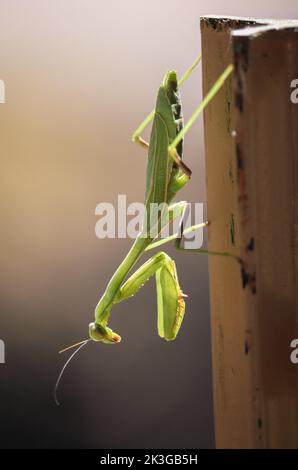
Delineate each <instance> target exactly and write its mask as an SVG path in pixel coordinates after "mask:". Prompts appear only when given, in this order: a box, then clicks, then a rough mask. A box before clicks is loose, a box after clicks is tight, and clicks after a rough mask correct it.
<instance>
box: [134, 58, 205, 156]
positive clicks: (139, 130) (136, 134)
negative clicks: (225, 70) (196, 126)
mask: <svg viewBox="0 0 298 470" xmlns="http://www.w3.org/2000/svg"><path fill="white" fill-rule="evenodd" d="M201 58H202V56H201V54H200V55H199V56H198V57H197V58H196V60H195V61H194V63H193V64H192V65H191V66H190V67H189V69H187V71H186V72H185V74H184V75H183V76H182V77H181V78H180V80H179V81H178V85H179V86H180V85H182V83H184V82H185V80H186V79H187V78H188V77H189V76H190V75H191V73H192V72H193V70H194V69H195V68H196V66H197V65H198V64H199V62H200V61H201ZM153 117H154V110H153V111H151V113H150V114H148V116H147V117H146V118H145V119H144V120H143V121H142V122H141V124H140V125H139V126H138V128H137V129H136V130H135V132H134V133H133V135H132V141H133V142H136V143H137V144H139V145H141V146H142V147H144V148H148V146H149V144H148V142H146V141H145V140H144V139H143V138H142V137H141V133H142V132H143V130H144V129H145V127H146V126H147V125H148V124H149V122H150V121H152V119H153Z"/></svg>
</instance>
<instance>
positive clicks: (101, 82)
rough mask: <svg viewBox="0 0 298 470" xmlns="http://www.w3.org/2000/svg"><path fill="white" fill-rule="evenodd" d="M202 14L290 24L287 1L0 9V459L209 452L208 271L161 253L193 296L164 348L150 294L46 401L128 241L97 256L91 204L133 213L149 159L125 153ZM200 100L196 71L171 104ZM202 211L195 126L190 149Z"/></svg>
mask: <svg viewBox="0 0 298 470" xmlns="http://www.w3.org/2000/svg"><path fill="white" fill-rule="evenodd" d="M207 13H218V14H230V15H242V16H259V17H281V18H286V17H295V16H296V17H297V16H298V6H297V2H296V1H293V0H284V1H283V2H280V4H277V3H275V4H274V2H272V1H271V0H270V1H269V0H267V1H264V0H263V1H262V2H260V1H258V0H252V1H250V2H245V3H244V2H243V3H242V4H241V5H240V2H239V1H238V0H233V1H231V0H230V1H229V0H225V1H219V0H218V1H212V0H208V1H206V0H202V1H201V2H200V1H195V0H185V1H184V2H181V1H179V0H162V1H160V0H151V1H150V2H148V1H145V0H126V1H120V0H119V1H115V0H108V1H99V0H97V1H95V0H87V1H83V0H59V1H58V0H55V1H53V0H51V1H50V0H48V1H46V0H24V1H19V0H1V1H0V78H1V79H3V80H4V81H5V84H6V101H7V102H6V104H5V105H3V104H1V105H0V122H1V126H0V148H1V176H0V177H1V185H0V190H1V267H2V269H1V284H0V288H1V319H0V338H2V339H3V340H4V341H5V343H6V360H7V362H6V364H5V365H2V364H0V447H2V448H7V447H13V448H14V447H35V448H37V447H67V448H72V447H81V448H84V447H89V448H90V447H97V448H104V447H109V448H116V447H120V448H133V447H147V448H152V447H153V448H154V447H157V448H161V447H168V448H169V447H172V448H179V447H181V448H191V447H203V448H209V447H213V446H214V436H213V422H212V420H213V416H212V386H211V385H212V384H211V361H210V335H209V303H208V272H207V260H206V259H205V258H204V257H200V256H196V255H191V254H180V253H178V254H177V253H175V252H174V251H173V250H169V251H170V252H171V253H172V254H173V256H174V257H175V260H176V261H177V266H178V270H179V277H180V281H181V284H182V286H183V288H184V290H185V292H187V293H188V295H189V298H188V299H187V311H186V316H185V320H184V324H183V328H182V330H181V332H180V334H179V336H178V338H177V340H176V341H175V342H173V343H167V342H165V341H162V340H161V339H160V338H159V337H158V336H157V331H156V298H155V285H154V282H153V281H151V282H150V283H148V284H147V285H146V286H145V287H144V288H143V289H142V290H141V291H140V292H139V293H138V295H137V296H136V297H134V298H133V299H131V300H129V301H127V302H126V303H123V304H121V305H119V306H118V307H117V308H114V310H113V312H112V317H111V320H112V326H113V327H114V328H115V329H116V331H119V332H120V334H121V335H122V336H123V341H122V343H121V344H119V345H115V346H113V347H112V346H110V347H109V346H105V345H102V344H95V343H94V344H90V345H88V347H86V349H84V350H83V351H82V352H81V353H80V355H79V356H77V359H76V360H75V361H74V362H73V363H72V364H71V366H70V367H69V369H68V370H67V372H66V374H65V377H64V381H63V382H62V385H61V388H60V400H61V406H60V407H57V406H56V405H55V404H54V400H53V393H52V392H53V386H54V383H55V380H56V378H57V375H58V372H59V369H60V367H61V366H62V363H63V362H64V360H65V359H66V357H67V355H66V356H64V357H61V356H59V355H58V354H57V352H58V350H59V349H60V348H61V347H63V346H65V345H68V344H71V343H72V342H75V341H78V340H80V339H83V338H84V337H85V336H86V334H87V327H88V323H89V322H90V321H91V320H92V319H93V310H94V306H95V305H96V303H97V301H98V299H99V297H100V295H101V293H102V292H103V289H104V288H105V286H106V283H107V281H108V280H109V278H110V276H111V274H112V273H113V271H114V269H115V268H116V267H117V265H118V263H119V262H120V260H121V259H122V257H123V256H124V254H126V252H127V250H128V248H129V246H130V245H131V240H129V239H127V240H117V239H116V240H98V239H97V238H96V237H95V232H94V227H95V223H96V220H97V217H96V216H95V214H94V211H95V207H96V205H97V204H98V203H99V202H102V201H109V202H116V200H117V194H118V193H119V194H127V198H128V202H133V201H142V200H143V196H144V188H145V169H146V156H145V154H144V152H143V151H142V149H140V148H138V147H137V146H136V145H135V144H133V143H132V142H131V140H130V138H131V134H132V132H133V131H134V129H135V128H136V126H137V124H138V123H139V122H140V120H141V119H142V118H143V117H144V116H145V115H146V113H148V112H149V111H150V110H151V109H152V107H153V105H154V100H155V97H156V91H157V88H158V86H159V83H160V81H161V79H162V77H163V74H164V72H165V71H166V70H167V69H168V68H176V69H177V70H178V73H179V74H181V73H182V72H184V71H185V70H186V68H187V67H188V66H189V65H190V64H191V63H192V61H193V60H194V58H195V57H196V56H197V54H198V53H199V51H200V31H199V16H200V15H202V14H207ZM182 97H183V102H184V114H185V116H186V117H187V116H189V114H190V113H191V111H192V110H193V108H194V106H196V104H197V103H198V102H199V100H200V98H201V79H200V69H198V70H197V72H196V73H194V74H193V76H192V77H191V78H190V79H189V81H188V82H187V83H186V84H185V85H184V87H183V90H182ZM185 158H186V161H187V163H188V164H189V165H190V167H191V168H192V169H193V178H192V180H191V182H190V184H189V185H188V187H187V188H186V189H185V190H184V191H183V194H181V198H182V199H187V200H189V201H204V197H205V196H204V155H203V140H202V122H198V123H197V124H196V125H195V126H194V128H193V129H192V131H191V133H190V134H189V135H188V136H187V142H186V145H185Z"/></svg>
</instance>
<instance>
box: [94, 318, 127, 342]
mask: <svg viewBox="0 0 298 470" xmlns="http://www.w3.org/2000/svg"><path fill="white" fill-rule="evenodd" d="M89 336H90V339H92V340H93V341H102V342H103V343H106V344H115V343H120V341H121V336H119V335H118V334H117V333H115V332H114V331H113V330H111V328H108V327H107V326H102V325H99V324H98V323H94V322H92V323H90V324H89Z"/></svg>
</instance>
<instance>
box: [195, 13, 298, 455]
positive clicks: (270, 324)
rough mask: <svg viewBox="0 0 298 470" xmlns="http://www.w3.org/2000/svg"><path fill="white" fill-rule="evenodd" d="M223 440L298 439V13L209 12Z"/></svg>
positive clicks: (269, 443) (207, 63)
mask: <svg viewBox="0 0 298 470" xmlns="http://www.w3.org/2000/svg"><path fill="white" fill-rule="evenodd" d="M201 33H202V51H203V89H204V94H205V93H206V92H207V91H208V89H209V88H210V87H211V85H212V83H213V82H214V81H215V79H216V78H217V77H218V76H219V75H220V73H221V72H222V71H223V70H224V68H225V67H226V66H227V65H228V64H229V63H233V64H234V73H233V76H232V78H231V79H229V81H228V83H227V84H226V85H225V87H224V88H223V89H222V90H221V92H220V93H219V94H218V95H217V97H216V98H215V99H214V100H213V101H212V102H211V104H210V105H209V106H208V107H207V109H206V111H205V114H204V123H205V146H206V180H207V181H206V183H207V201H208V219H209V220H210V221H211V225H210V228H209V229H208V234H209V235H208V236H209V249H211V250H222V251H230V252H233V253H235V254H237V255H239V256H240V257H241V258H242V259H243V261H244V267H243V268H241V266H240V265H238V263H237V262H236V261H234V260H232V259H229V258H222V257H215V256H214V257H212V256H210V257H209V270H210V291H211V316H212V320H211V322H212V355H213V381H214V402H215V429H216V443H217V447H218V448H296V447H298V365H294V364H292V363H291V361H290V354H291V349H290V343H291V341H292V339H294V338H298V104H295V103H294V102H293V100H292V101H291V93H292V91H293V89H292V88H291V83H292V81H293V80H294V79H298V21H271V20H270V21H269V20H255V19H244V18H226V17H214V16H207V17H202V18H201Z"/></svg>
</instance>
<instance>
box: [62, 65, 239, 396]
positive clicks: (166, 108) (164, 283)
mask: <svg viewBox="0 0 298 470" xmlns="http://www.w3.org/2000/svg"><path fill="white" fill-rule="evenodd" d="M200 60H201V56H199V57H198V58H197V59H196V61H195V62H194V63H193V64H192V66H191V67H190V68H189V69H188V70H187V71H186V73H185V74H184V75H183V77H182V78H181V79H180V80H179V81H178V79H177V74H176V72H175V71H174V70H170V71H168V72H167V73H166V74H165V76H164V78H163V81H162V83H161V85H160V87H159V90H158V94H157V100H156V105H155V109H154V110H153V111H152V112H151V113H150V114H149V115H148V116H147V117H146V119H144V121H143V122H142V123H141V124H140V126H139V127H138V128H137V130H136V131H135V132H134V134H133V137H132V140H133V141H134V142H136V143H138V144H139V145H140V146H141V147H143V148H144V149H145V150H146V151H147V152H148V156H147V174H146V192H145V209H146V210H145V218H144V223H143V228H142V230H141V232H140V233H139V235H138V236H137V237H136V239H135V241H134V243H133V245H132V247H131V249H130V250H129V252H128V253H127V255H126V257H125V258H124V259H123V261H122V262H121V263H120V265H119V267H118V268H117V270H116V271H115V273H114V275H113V276H112V278H111V280H110V281H109V283H108V285H107V287H106V290H105V292H104V293H103V295H102V297H101V299H100V300H99V302H98V304H97V305H96V308H95V320H94V321H93V322H92V323H90V324H89V338H88V339H86V340H84V341H81V342H80V343H76V344H75V345H73V346H70V347H74V346H79V347H78V349H76V351H75V352H74V353H73V354H72V355H71V357H70V358H69V360H68V361H67V363H66V364H65V366H64V368H63V369H62V371H61V374H60V376H59V378H58V382H57V384H56V388H57V386H58V383H59V380H60V378H61V376H62V373H63V371H64V369H65V367H66V366H67V364H68V362H69V361H70V360H71V359H72V357H73V356H74V354H76V353H77V352H78V350H79V349H81V347H83V346H84V345H85V344H87V342H88V341H90V340H93V341H97V342H102V343H105V344H116V343H119V342H120V341H121V336H120V335H119V334H118V333H116V332H115V331H113V330H112V329H111V328H110V327H109V326H108V321H109V318H110V313H111V309H112V307H113V306H114V305H115V304H118V303H119V302H122V301H124V300H126V299H128V298H130V297H132V296H133V295H135V294H136V293H137V292H138V290H139V289H140V288H141V287H142V286H143V285H144V284H145V283H146V281H148V280H149V278H151V277H152V276H154V275H155V278H156V290H157V329H158V334H159V336H160V337H161V338H163V339H165V340H167V341H172V340H174V339H175V338H176V336H177V334H178V331H179V329H180V327H181V324H182V320H183V317H184V312H185V300H184V298H185V297H186V296H185V295H184V293H183V292H182V289H181V287H180V284H179V280H178V275H177V270H176V265H175V262H174V260H173V259H171V258H170V257H169V256H168V255H167V254H166V253H165V252H161V251H159V252H157V253H156V254H154V255H153V256H152V257H151V258H150V259H148V260H147V261H146V262H145V263H144V264H143V265H142V266H141V267H140V268H138V269H137V270H136V271H135V272H134V273H133V274H132V275H131V276H130V277H128V275H129V273H130V271H131V270H132V268H133V267H134V265H135V264H136V263H137V261H138V260H139V259H140V258H141V256H142V255H143V254H144V253H145V252H147V251H148V250H151V249H153V248H157V247H159V246H160V245H162V244H164V243H168V242H169V241H172V240H173V239H175V246H176V248H178V249H180V250H185V248H184V247H182V246H181V238H182V235H183V233H186V232H190V231H193V230H196V229H198V228H200V227H202V226H204V225H207V223H208V222H206V223H203V224H199V225H195V226H192V227H190V228H188V229H186V230H185V231H183V230H182V234H181V236H180V237H179V236H178V237H177V234H175V235H172V236H169V237H167V238H164V239H161V240H158V241H156V237H157V236H158V235H159V234H160V232H161V231H162V229H163V228H164V227H165V225H166V224H168V223H169V222H171V221H173V220H174V219H175V218H176V217H178V216H180V217H181V216H182V215H183V213H184V210H185V208H186V204H187V203H186V202H185V201H181V202H176V203H173V200H174V198H175V196H176V194H177V193H178V192H179V191H180V190H181V189H182V188H183V187H184V186H185V185H186V184H187V183H188V181H189V179H190V176H191V170H190V169H189V168H188V166H187V165H186V164H185V162H184V161H183V159H182V157H183V138H184V135H185V134H186V133H187V132H188V130H189V129H190V127H191V126H192V125H193V123H194V122H195V120H196V119H197V118H198V116H199V115H200V114H201V113H202V111H203V110H204V108H205V107H206V106H207V104H208V103H209V102H210V101H211V100H212V99H213V98H214V96H215V95H216V94H217V92H218V91H219V90H220V88H221V87H222V86H223V84H224V83H225V80H226V79H227V78H228V77H229V75H230V74H231V73H232V71H233V66H232V65H229V66H228V67H227V68H226V69H225V70H224V71H223V73H222V75H221V76H220V77H219V78H218V79H217V80H216V82H215V83H214V85H213V87H212V88H211V89H210V91H209V92H208V93H207V95H206V96H205V97H204V99H203V100H202V102H201V103H200V105H199V106H198V107H197V109H196V110H195V111H194V113H193V114H192V115H191V117H190V118H189V120H188V121H187V123H186V124H185V125H183V116H182V104H181V98H180V92H179V86H180V85H182V83H183V82H184V81H185V80H186V79H187V78H188V76H189V75H190V74H191V73H192V71H193V70H194V69H195V67H196V66H197V65H198V63H199V62H200ZM151 120H153V124H152V129H151V135H150V141H149V143H147V142H146V141H145V140H144V139H143V138H142V137H141V133H142V131H143V130H144V128H145V127H146V126H147V125H148V124H149V122H150V121H151ZM152 204H158V205H160V204H165V209H164V210H162V211H161V212H160V213H159V214H158V216H157V220H155V222H154V223H155V225H156V227H157V230H156V233H155V234H154V236H152V230H151V229H152V222H151V218H150V207H151V205H152ZM191 251H192V252H193V251H198V252H200V253H207V254H215V255H216V254H217V255H223V256H231V255H230V254H229V253H225V252H210V251H208V250H202V249H195V250H191ZM67 349H69V348H66V349H64V350H63V351H65V350H67ZM63 351H60V352H63ZM56 401H57V400H56Z"/></svg>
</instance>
